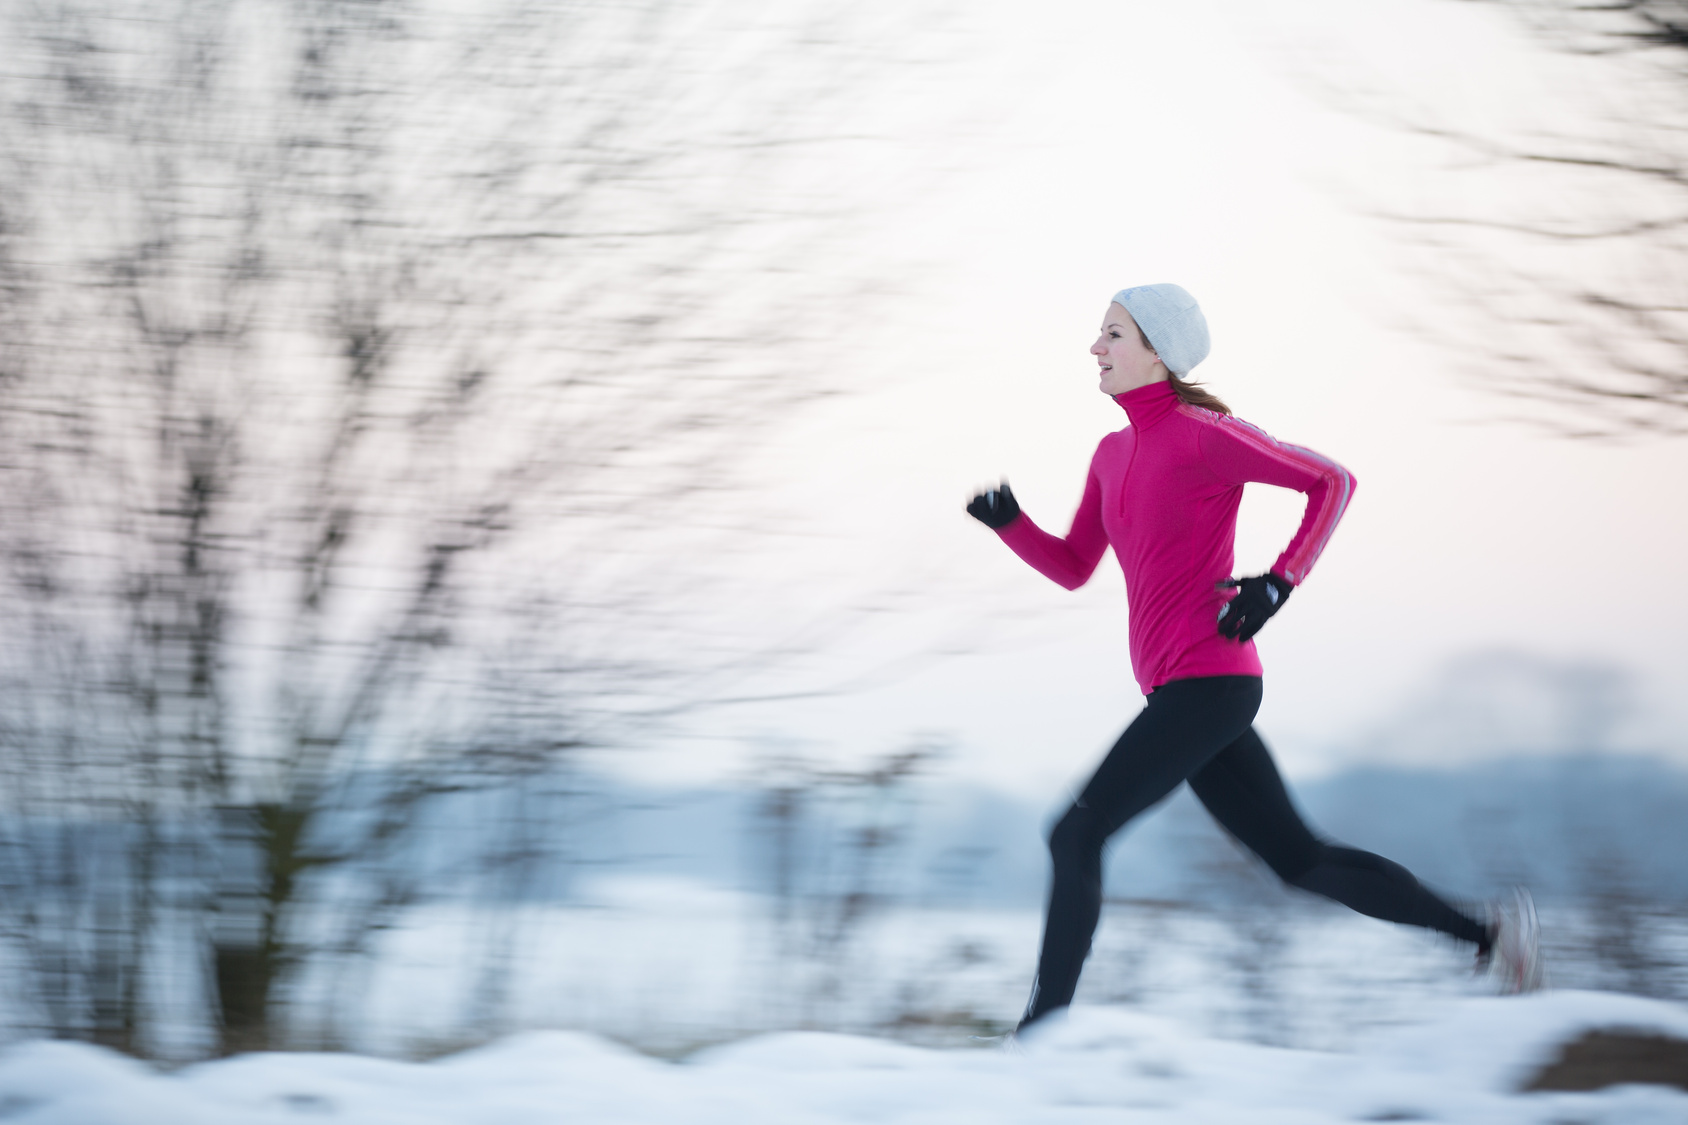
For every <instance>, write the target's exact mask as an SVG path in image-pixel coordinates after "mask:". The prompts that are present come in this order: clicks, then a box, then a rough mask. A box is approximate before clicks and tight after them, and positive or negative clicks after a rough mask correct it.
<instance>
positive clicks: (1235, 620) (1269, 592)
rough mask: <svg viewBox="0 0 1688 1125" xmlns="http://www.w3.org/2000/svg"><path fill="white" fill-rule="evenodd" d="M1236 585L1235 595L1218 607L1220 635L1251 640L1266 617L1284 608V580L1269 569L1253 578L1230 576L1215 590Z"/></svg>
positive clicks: (1286, 588)
mask: <svg viewBox="0 0 1688 1125" xmlns="http://www.w3.org/2000/svg"><path fill="white" fill-rule="evenodd" d="M1231 586H1236V587H1238V591H1237V596H1236V597H1234V598H1232V599H1231V600H1230V601H1228V602H1226V603H1225V604H1224V605H1222V606H1220V607H1219V635H1220V636H1222V637H1230V638H1232V639H1233V640H1237V641H1248V640H1253V639H1254V634H1256V633H1258V632H1260V627H1261V626H1262V625H1264V624H1266V621H1267V619H1268V618H1270V617H1271V616H1272V615H1273V614H1274V613H1276V612H1278V610H1280V609H1282V608H1283V604H1284V603H1285V602H1286V601H1288V600H1289V592H1290V591H1291V590H1293V589H1295V587H1294V586H1291V585H1290V584H1289V583H1288V582H1287V581H1285V580H1284V579H1282V578H1279V577H1278V576H1277V575H1276V574H1273V573H1271V572H1270V571H1268V572H1267V573H1265V574H1260V575H1256V576H1255V577H1253V578H1231V579H1228V580H1226V581H1224V582H1221V583H1219V585H1218V587H1217V589H1220V590H1224V589H1226V588H1228V587H1231Z"/></svg>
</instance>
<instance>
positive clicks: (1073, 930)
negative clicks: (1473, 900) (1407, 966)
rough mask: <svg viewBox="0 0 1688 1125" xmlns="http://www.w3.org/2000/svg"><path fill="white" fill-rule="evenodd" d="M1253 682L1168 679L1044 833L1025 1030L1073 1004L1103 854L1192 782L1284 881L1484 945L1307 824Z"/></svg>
mask: <svg viewBox="0 0 1688 1125" xmlns="http://www.w3.org/2000/svg"><path fill="white" fill-rule="evenodd" d="M1260 694H1261V683H1260V678H1259V677H1258V676H1208V677H1203V678H1200V679H1190V680H1174V681H1172V682H1171V683H1168V684H1162V685H1161V686H1160V687H1158V688H1156V689H1155V690H1154V691H1153V692H1152V693H1151V694H1150V695H1149V698H1148V707H1147V708H1146V709H1145V710H1144V711H1143V713H1142V714H1140V715H1138V716H1137V718H1136V720H1135V721H1134V722H1133V723H1132V724H1131V725H1130V726H1129V727H1127V728H1126V730H1125V733H1124V734H1122V735H1120V737H1119V741H1118V742H1116V743H1114V748H1113V749H1112V750H1111V751H1109V752H1108V756H1107V757H1106V758H1105V759H1103V761H1102V764H1101V765H1100V766H1099V767H1097V770H1096V774H1095V776H1093V777H1092V778H1091V779H1090V782H1089V784H1087V785H1086V786H1085V787H1084V792H1082V793H1080V794H1079V797H1078V800H1077V801H1075V802H1073V807H1072V808H1070V809H1068V810H1067V813H1066V815H1065V816H1063V817H1062V818H1061V819H1060V820H1059V821H1058V822H1057V823H1056V825H1055V828H1054V830H1053V831H1052V832H1051V833H1050V835H1049V853H1050V855H1051V856H1052V857H1053V858H1054V861H1055V878H1054V882H1053V883H1052V885H1051V887H1050V891H1049V916H1048V920H1047V921H1046V922H1045V924H1044V930H1043V952H1042V954H1041V956H1040V957H1039V958H1038V965H1037V982H1036V983H1035V984H1034V985H1033V986H1032V998H1031V1003H1030V1004H1029V1005H1028V1006H1027V1008H1026V1017H1025V1020H1024V1021H1022V1025H1021V1026H1024V1025H1025V1023H1029V1022H1030V1021H1032V1020H1034V1019H1037V1018H1039V1017H1040V1016H1042V1015H1044V1014H1045V1013H1047V1012H1049V1011H1050V1010H1051V1009H1054V1008H1062V1007H1065V1006H1066V1005H1068V1004H1070V1003H1071V1002H1072V999H1073V991H1074V990H1075V989H1076V988H1077V987H1078V976H1079V971H1080V970H1081V969H1082V968H1083V967H1084V959H1085V957H1086V956H1088V955H1089V953H1090V939H1091V935H1093V934H1094V933H1095V932H1096V922H1097V920H1098V919H1099V918H1100V917H1101V913H1102V847H1103V845H1104V844H1105V843H1107V840H1108V837H1109V836H1112V835H1113V834H1114V833H1115V832H1117V831H1119V830H1120V828H1122V827H1124V825H1125V823H1126V822H1127V821H1129V820H1130V819H1131V818H1132V817H1134V816H1136V815H1137V814H1138V813H1140V812H1143V811H1144V810H1145V809H1147V808H1149V807H1150V806H1151V805H1154V804H1155V803H1156V802H1158V801H1160V800H1162V799H1163V798H1165V797H1166V796H1167V795H1169V794H1170V793H1171V792H1172V791H1173V790H1174V789H1176V788H1177V787H1178V783H1179V782H1181V781H1188V782H1189V783H1190V788H1191V789H1193V790H1194V791H1195V794H1196V796H1197V797H1198V798H1200V799H1201V803H1202V804H1203V805H1205V806H1206V807H1207V811H1208V812H1209V813H1211V814H1213V818H1214V819H1215V820H1217V821H1218V822H1219V824H1220V826H1221V827H1223V828H1224V829H1225V831H1227V832H1229V833H1230V834H1231V835H1232V836H1234V837H1236V838H1237V839H1238V840H1239V841H1241V842H1242V843H1243V844H1244V845H1245V846H1246V847H1247V848H1248V849H1249V850H1250V851H1252V852H1254V853H1255V854H1256V855H1258V856H1259V857H1260V858H1261V859H1263V860H1265V861H1266V865H1267V866H1268V867H1270V868H1271V869H1272V870H1273V871H1274V872H1275V873H1276V874H1277V876H1278V878H1280V879H1282V880H1283V881H1284V882H1286V883H1288V884H1290V885H1291V886H1295V887H1300V888H1301V889H1303V890H1307V891H1312V892H1313V893H1315V894H1320V895H1324V896H1325V897H1326V898H1330V899H1335V900H1336V901H1337V902H1340V903H1342V904H1343V905H1344V906H1347V907H1349V908H1350V909H1353V910H1357V911H1359V912H1360V913H1361V914H1369V915H1371V916H1372V917H1373V918H1382V919H1384V920H1385V921H1388V922H1405V923H1408V924H1409V925H1414V926H1427V927H1429V928H1430V929H1433V930H1441V931H1442V932H1443V933H1447V934H1452V935H1453V936H1454V937H1457V938H1462V939H1464V940H1466V941H1472V942H1477V943H1478V944H1479V945H1480V946H1481V945H1484V944H1486V942H1487V934H1486V932H1485V930H1484V928H1483V926H1482V925H1481V924H1479V923H1478V922H1476V921H1474V920H1472V919H1471V918H1468V917H1466V916H1465V915H1464V914H1461V913H1460V912H1459V911H1457V910H1455V909H1454V908H1453V907H1451V906H1449V905H1448V904H1447V903H1446V902H1444V901H1442V900H1441V899H1440V898H1438V897H1436V895H1434V894H1432V893H1431V892H1430V891H1428V890H1426V889H1425V888H1424V887H1423V886H1422V885H1421V884H1420V883H1419V881H1418V880H1417V879H1415V878H1413V875H1412V873H1411V872H1410V871H1408V870H1407V869H1406V868H1404V867H1402V866H1400V865H1399V864H1396V863H1391V862H1390V861H1389V860H1387V859H1384V858H1383V857H1382V856H1376V855H1372V854H1371V853H1370V852H1362V851H1358V850H1356V849H1354V848H1344V847H1339V846H1337V845H1335V844H1331V843H1327V842H1325V841H1323V840H1321V839H1319V838H1318V837H1317V836H1315V835H1313V833H1312V832H1311V831H1310V830H1309V829H1308V827H1307V825H1306V824H1305V823H1303V821H1302V819H1301V817H1300V815H1299V814H1297V813H1296V811H1295V806H1294V805H1293V804H1291V803H1290V799H1289V794H1288V793H1287V792H1286V791H1285V790H1284V783H1283V779H1282V778H1281V777H1279V776H1278V769H1277V766H1275V765H1274V764H1273V763H1272V755H1271V753H1270V751H1268V750H1267V749H1266V744H1265V743H1263V742H1261V741H1260V736H1259V735H1257V734H1255V733H1254V727H1253V726H1251V725H1250V724H1252V723H1253V722H1254V715H1255V712H1256V711H1258V710H1259V709H1260Z"/></svg>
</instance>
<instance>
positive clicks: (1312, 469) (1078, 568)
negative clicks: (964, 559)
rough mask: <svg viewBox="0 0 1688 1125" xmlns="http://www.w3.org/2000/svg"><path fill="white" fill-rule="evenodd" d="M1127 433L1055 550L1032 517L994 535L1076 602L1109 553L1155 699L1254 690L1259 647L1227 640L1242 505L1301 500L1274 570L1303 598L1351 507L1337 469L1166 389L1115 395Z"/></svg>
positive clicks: (1097, 467) (1105, 448)
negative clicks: (1220, 686)
mask: <svg viewBox="0 0 1688 1125" xmlns="http://www.w3.org/2000/svg"><path fill="white" fill-rule="evenodd" d="M1115 399H1116V401H1118V402H1119V404H1120V405H1121V406H1123V407H1125V412H1126V415H1127V416H1128V417H1129V418H1130V419H1131V425H1129V426H1127V427H1126V428H1125V429H1123V430H1120V431H1119V432H1118V433H1112V434H1109V435H1107V436H1106V437H1104V438H1103V439H1102V443H1101V444H1100V445H1098V446H1097V447H1096V455H1095V456H1094V457H1092V458H1091V460H1090V477H1089V479H1088V480H1087V481H1086V482H1085V486H1084V498H1083V499H1082V500H1080V501H1079V506H1078V513H1077V514H1076V515H1074V516H1073V526H1072V530H1071V531H1069V532H1068V533H1067V536H1066V538H1064V539H1062V538H1058V537H1056V536H1054V535H1051V534H1049V533H1048V532H1047V531H1044V530H1042V529H1041V528H1039V527H1038V526H1037V525H1036V524H1035V523H1033V522H1032V521H1031V518H1030V517H1029V516H1026V515H1024V514H1022V515H1021V516H1020V518H1019V519H1016V520H1015V521H1014V522H1013V523H1011V524H1009V525H1008V526H1007V527H1004V528H1002V529H1001V530H1000V531H998V532H997V534H998V535H1000V536H1001V537H1002V541H1003V542H1004V543H1007V544H1008V546H1009V547H1011V548H1012V549H1013V551H1014V553H1015V554H1017V555H1019V556H1020V557H1021V558H1022V559H1024V560H1025V561H1026V562H1028V563H1030V564H1031V565H1032V566H1033V567H1035V568H1036V569H1037V570H1038V571H1039V572H1040V573H1042V574H1043V575H1045V576H1046V577H1048V578H1050V579H1053V580H1054V581H1055V582H1057V583H1059V584H1060V585H1062V586H1065V587H1066V588H1067V589H1069V590H1076V589H1077V588H1078V587H1080V586H1082V585H1084V584H1085V583H1086V582H1088V581H1089V580H1090V576H1091V574H1093V573H1095V570H1096V564H1097V563H1099V562H1100V561H1101V560H1102V552H1103V550H1104V549H1106V548H1107V547H1109V546H1112V547H1113V549H1114V557H1115V558H1117V559H1118V560H1119V564H1120V569H1121V570H1123V571H1125V589H1126V596H1127V598H1129V599H1130V603H1131V667H1132V671H1133V672H1134V673H1135V674H1136V677H1137V683H1138V685H1139V686H1140V687H1141V688H1142V689H1143V693H1144V694H1145V695H1147V694H1148V693H1149V692H1151V691H1153V690H1154V689H1155V688H1157V687H1159V686H1160V685H1161V684H1164V683H1167V682H1168V681H1170V680H1183V679H1189V678H1190V677H1192V676H1258V675H1260V658H1259V656H1258V655H1256V653H1255V650H1254V642H1253V641H1246V642H1238V641H1234V640H1227V639H1226V638H1224V637H1222V636H1220V635H1219V629H1218V619H1219V607H1220V606H1221V605H1223V604H1224V603H1225V602H1226V601H1227V600H1228V599H1230V598H1232V597H1235V596H1236V592H1235V591H1234V590H1229V589H1227V590H1219V589H1217V588H1216V585H1217V583H1219V582H1222V581H1224V580H1225V579H1227V578H1229V577H1231V567H1232V565H1233V561H1234V558H1233V544H1234V541H1235V539H1236V531H1237V505H1238V503H1240V502H1241V500H1242V497H1243V485H1244V484H1245V483H1247V482H1248V481H1260V482H1261V483H1263V484H1275V485H1278V486H1279V487H1281V488H1293V489H1295V490H1296V491H1298V492H1305V493H1306V494H1307V512H1306V515H1304V516H1303V517H1302V520H1301V527H1300V528H1299V529H1298V530H1297V531H1296V533H1295V538H1294V539H1291V540H1290V544H1289V546H1288V547H1286V548H1285V549H1284V553H1283V554H1281V555H1279V556H1278V561H1277V562H1275V563H1273V564H1272V570H1273V572H1274V573H1276V574H1278V575H1279V576H1280V577H1283V578H1287V579H1288V580H1289V581H1290V582H1291V583H1293V584H1295V585H1298V586H1299V585H1300V584H1301V580H1302V579H1304V578H1306V577H1307V572H1308V571H1310V570H1312V569H1313V563H1314V562H1315V561H1316V560H1317V559H1318V557H1319V554H1320V553H1321V552H1322V551H1323V550H1324V549H1325V544H1326V543H1328V542H1329V541H1330V537H1331V533H1332V532H1334V531H1335V530H1336V524H1337V521H1338V520H1340V519H1341V518H1342V513H1343V510H1344V509H1346V508H1347V507H1348V498H1349V497H1350V496H1352V495H1353V494H1354V476H1353V474H1352V473H1350V472H1349V471H1348V470H1347V469H1344V468H1343V467H1342V466H1341V465H1338V464H1337V463H1336V462H1335V461H1331V460H1328V459H1327V458H1324V457H1321V456H1319V455H1318V454H1317V453H1314V452H1312V451H1311V450H1308V449H1303V448H1301V447H1300V446H1296V445H1285V444H1283V443H1282V442H1278V441H1275V440H1273V439H1272V438H1271V437H1270V436H1268V435H1267V434H1266V433H1264V432H1262V431H1260V430H1257V429H1255V428H1254V427H1253V426H1251V425H1249V424H1248V423H1247V422H1243V421H1239V420H1238V419H1236V418H1230V417H1227V416H1226V415H1223V414H1215V413H1214V412H1213V411H1211V410H1203V409H1201V408H1200V407H1195V406H1187V405H1185V404H1184V403H1181V402H1179V401H1178V396H1177V395H1176V394H1174V393H1173V390H1172V386H1171V384H1169V383H1165V382H1160V383H1151V384H1149V385H1148V386H1146V387H1138V388H1137V389H1136V390H1133V391H1127V392H1126V393H1125V394H1122V395H1116V396H1115Z"/></svg>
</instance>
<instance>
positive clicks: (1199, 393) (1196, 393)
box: [1166, 372, 1231, 414]
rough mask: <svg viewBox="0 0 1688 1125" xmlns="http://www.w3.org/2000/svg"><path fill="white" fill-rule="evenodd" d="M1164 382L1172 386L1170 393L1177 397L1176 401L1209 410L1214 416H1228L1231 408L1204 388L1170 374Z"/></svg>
mask: <svg viewBox="0 0 1688 1125" xmlns="http://www.w3.org/2000/svg"><path fill="white" fill-rule="evenodd" d="M1166 381H1167V382H1169V383H1171V384H1172V393H1173V394H1175V395H1177V396H1178V401H1179V402H1182V403H1185V404H1187V405H1190V406H1199V407H1201V408H1202V409H1203V410H1211V411H1213V412H1214V413H1215V414H1229V413H1231V408H1230V407H1229V406H1226V405H1225V400H1224V399H1221V398H1220V397H1219V396H1218V395H1216V394H1214V393H1213V392H1212V391H1210V390H1208V389H1207V388H1205V387H1201V386H1197V385H1196V384H1195V383H1186V382H1185V381H1184V380H1182V379H1180V378H1179V377H1178V376H1176V375H1173V374H1171V373H1170V372H1169V373H1168V374H1167V376H1166Z"/></svg>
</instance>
